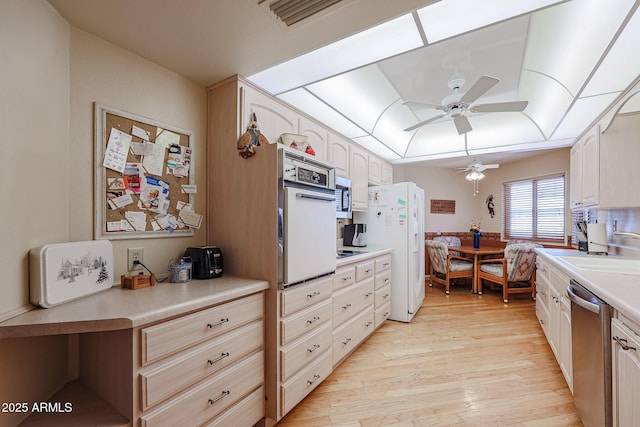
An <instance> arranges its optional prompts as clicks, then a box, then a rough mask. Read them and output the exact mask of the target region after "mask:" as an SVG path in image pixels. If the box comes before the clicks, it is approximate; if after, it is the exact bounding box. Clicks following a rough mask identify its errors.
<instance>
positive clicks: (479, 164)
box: [458, 160, 500, 172]
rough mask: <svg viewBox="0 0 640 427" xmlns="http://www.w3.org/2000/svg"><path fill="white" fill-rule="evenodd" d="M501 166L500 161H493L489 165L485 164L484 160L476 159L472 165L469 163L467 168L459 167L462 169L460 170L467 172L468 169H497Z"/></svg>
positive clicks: (474, 170)
mask: <svg viewBox="0 0 640 427" xmlns="http://www.w3.org/2000/svg"><path fill="white" fill-rule="evenodd" d="M499 167H500V165H499V164H498V163H492V164H489V165H483V164H482V162H476V161H475V160H474V162H473V163H471V164H470V165H468V166H467V167H466V168H458V169H460V171H459V172H466V171H472V172H484V171H485V170H487V169H497V168H499Z"/></svg>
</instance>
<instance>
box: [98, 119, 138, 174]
mask: <svg viewBox="0 0 640 427" xmlns="http://www.w3.org/2000/svg"><path fill="white" fill-rule="evenodd" d="M130 144H131V135H129V134H127V133H124V132H121V131H119V130H118V129H115V128H113V129H111V133H110V134H109V142H108V143H107V150H106V152H105V153H104V160H103V162H102V166H104V167H105V168H109V169H113V170H115V171H118V172H120V173H122V172H124V168H125V164H126V163H127V154H128V153H129V146H130Z"/></svg>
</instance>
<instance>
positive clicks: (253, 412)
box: [205, 387, 264, 427]
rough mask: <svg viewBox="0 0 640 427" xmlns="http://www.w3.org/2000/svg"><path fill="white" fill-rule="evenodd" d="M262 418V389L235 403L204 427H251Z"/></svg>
mask: <svg viewBox="0 0 640 427" xmlns="http://www.w3.org/2000/svg"><path fill="white" fill-rule="evenodd" d="M262 417H264V387H260V388H258V389H257V390H256V391H254V392H252V393H251V394H250V395H249V396H247V397H245V398H244V399H242V400H241V401H240V402H238V403H236V404H235V405H234V406H233V407H232V408H230V409H229V410H228V411H226V412H225V413H224V414H222V415H220V416H219V417H216V418H215V419H214V420H212V421H210V422H209V423H208V424H205V426H206V427H228V426H234V427H251V426H253V425H255V424H256V423H257V422H258V421H260V420H261V419H262Z"/></svg>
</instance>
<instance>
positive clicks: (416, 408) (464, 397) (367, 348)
mask: <svg viewBox="0 0 640 427" xmlns="http://www.w3.org/2000/svg"><path fill="white" fill-rule="evenodd" d="M534 308H535V303H534V302H533V301H532V300H531V298H530V297H527V296H526V295H515V296H512V298H510V300H509V304H503V303H502V294H501V291H490V290H487V291H485V294H484V295H483V296H478V295H474V294H472V293H471V292H469V290H468V288H467V289H465V288H463V287H460V286H456V287H452V290H451V295H450V296H449V297H447V296H445V294H444V290H443V289H442V288H441V287H438V286H437V285H436V286H434V287H433V288H431V287H428V286H427V287H426V298H425V303H424V304H423V306H422V308H421V309H420V311H419V312H418V314H417V315H416V317H415V318H414V320H413V321H412V322H411V323H408V324H407V323H402V322H395V321H387V322H386V323H385V324H384V325H383V326H382V327H380V328H379V329H378V330H377V331H376V332H375V333H374V334H373V335H372V336H371V337H370V338H369V339H368V340H367V341H366V342H365V343H364V344H363V345H362V346H361V347H360V348H359V349H357V350H356V351H355V352H354V353H353V354H352V355H351V357H350V358H348V359H347V360H346V361H345V362H344V363H342V364H341V365H340V366H339V367H338V368H337V369H336V370H335V371H334V373H333V374H331V376H329V378H327V379H326V380H325V381H324V382H323V383H322V384H321V385H320V386H318V388H317V389H316V390H314V391H313V392H312V393H311V394H310V395H309V396H307V398H306V399H305V400H303V401H302V402H301V403H300V404H299V405H298V406H297V407H296V408H294V409H293V410H292V411H291V412H290V413H289V414H287V416H285V417H284V418H283V419H282V420H281V421H280V422H279V423H278V424H277V425H278V426H279V427H289V426H305V427H315V426H342V427H373V426H384V427H389V426H393V427H424V426H452V425H455V426H527V427H543V426H547V427H559V426H581V425H582V423H581V422H580V418H579V417H578V414H577V411H576V408H575V406H574V404H573V398H572V395H571V391H570V390H569V388H568V386H567V384H566V383H565V380H564V377H563V376H562V373H561V372H560V368H559V367H558V364H557V363H556V360H555V358H554V356H553V353H552V351H551V349H550V348H549V345H548V343H547V340H546V338H545V337H544V333H543V332H542V329H541V327H540V325H539V324H538V321H537V319H536V317H535V312H534Z"/></svg>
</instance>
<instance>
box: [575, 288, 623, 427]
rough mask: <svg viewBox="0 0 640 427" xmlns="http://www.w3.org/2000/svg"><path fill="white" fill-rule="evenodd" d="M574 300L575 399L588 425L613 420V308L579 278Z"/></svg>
mask: <svg viewBox="0 0 640 427" xmlns="http://www.w3.org/2000/svg"><path fill="white" fill-rule="evenodd" d="M567 293H568V294H569V299H570V300H571V355H572V356H571V357H572V363H573V400H574V402H575V405H576V409H577V410H578V413H579V414H580V418H581V419H582V423H583V424H584V426H585V427H592V426H593V427H602V426H604V427H609V426H611V425H612V423H613V415H612V397H611V396H612V390H611V381H612V380H611V313H612V308H611V306H610V305H608V304H607V303H606V302H605V301H603V300H601V299H600V298H598V297H597V296H596V295H594V294H593V293H591V292H590V291H589V290H587V289H586V288H584V287H583V286H582V285H580V284H579V283H578V282H576V281H575V280H571V283H570V285H569V287H568V288H567Z"/></svg>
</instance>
